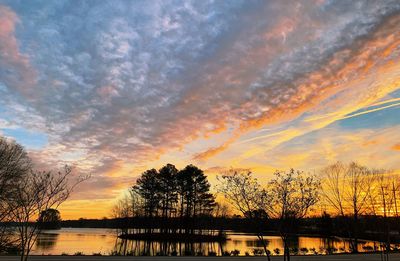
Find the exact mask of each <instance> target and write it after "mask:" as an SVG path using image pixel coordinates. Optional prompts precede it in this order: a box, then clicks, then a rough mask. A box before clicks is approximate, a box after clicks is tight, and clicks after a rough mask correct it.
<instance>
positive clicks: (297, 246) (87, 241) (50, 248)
mask: <svg viewBox="0 0 400 261" xmlns="http://www.w3.org/2000/svg"><path fill="white" fill-rule="evenodd" d="M226 234H227V240H226V241H225V242H207V243H184V242H168V241H162V242H155V241H144V240H126V239H125V240H123V239H119V238H117V233H116V231H115V230H109V229H94V228H90V229H83V228H82V229H79V228H63V229H61V230H52V231H46V232H45V233H43V234H41V235H40V236H39V238H38V241H37V244H36V247H35V249H34V251H33V252H34V253H35V254H52V255H60V254H63V253H68V254H74V253H76V252H82V253H84V254H87V255H91V254H94V253H101V254H103V255H109V254H121V255H135V256H155V255H171V256H175V255H181V256H184V255H223V254H224V253H231V252H233V251H235V250H237V251H236V253H240V255H246V254H248V255H253V254H254V253H255V254H257V253H260V251H263V247H262V244H261V243H260V242H259V241H258V240H257V237H256V236H253V235H250V234H245V233H234V232H230V231H227V232H226ZM265 239H266V240H267V244H268V249H269V251H270V252H271V254H273V255H274V254H282V253H283V244H282V240H281V239H280V237H278V236H267V237H265ZM378 248H379V244H378V243H377V242H372V241H360V243H359V245H358V250H359V251H360V252H365V251H373V250H374V249H378ZM290 249H291V252H292V253H293V254H328V253H342V252H350V244H349V242H348V241H346V240H343V239H341V238H319V237H303V236H298V237H292V238H291V239H290Z"/></svg>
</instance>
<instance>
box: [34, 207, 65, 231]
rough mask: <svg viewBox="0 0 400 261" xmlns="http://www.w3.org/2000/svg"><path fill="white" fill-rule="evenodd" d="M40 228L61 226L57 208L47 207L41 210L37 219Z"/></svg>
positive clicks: (57, 227)
mask: <svg viewBox="0 0 400 261" xmlns="http://www.w3.org/2000/svg"><path fill="white" fill-rule="evenodd" d="M38 223H39V227H40V229H59V228H61V214H60V211H58V210H57V209H53V208H49V209H46V210H44V211H42V212H41V213H40V215H39V219H38Z"/></svg>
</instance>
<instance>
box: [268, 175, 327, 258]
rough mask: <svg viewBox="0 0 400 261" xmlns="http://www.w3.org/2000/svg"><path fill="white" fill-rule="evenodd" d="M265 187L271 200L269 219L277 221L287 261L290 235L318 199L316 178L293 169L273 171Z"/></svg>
mask: <svg viewBox="0 0 400 261" xmlns="http://www.w3.org/2000/svg"><path fill="white" fill-rule="evenodd" d="M274 175H275V178H274V179H272V180H271V181H270V182H269V183H268V192H269V194H270V198H271V207H270V209H269V215H270V217H271V218H275V219H276V220H278V221H279V224H280V225H279V233H280V236H281V238H282V241H283V245H284V254H283V255H284V260H288V261H289V260H290V251H289V242H288V239H289V235H290V234H291V233H293V232H296V231H295V229H296V226H297V225H298V224H299V220H300V219H302V218H304V217H305V216H306V215H307V214H308V212H309V210H310V208H311V207H312V206H314V205H315V204H316V203H317V202H318V199H319V188H320V181H319V179H318V178H317V177H316V176H313V175H308V174H305V173H304V172H302V171H296V170H294V169H291V170H289V171H288V172H283V171H276V172H275V174H274Z"/></svg>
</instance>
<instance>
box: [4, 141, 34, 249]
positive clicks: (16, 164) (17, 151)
mask: <svg viewBox="0 0 400 261" xmlns="http://www.w3.org/2000/svg"><path fill="white" fill-rule="evenodd" d="M30 168H31V161H30V159H29V157H28V155H27V153H26V151H25V150H24V148H23V147H22V146H21V145H19V144H17V143H15V142H14V141H11V140H7V139H5V138H2V137H0V223H1V224H0V252H7V251H8V250H9V249H10V248H14V247H16V245H17V243H18V239H17V238H16V237H14V236H13V230H12V229H11V228H10V227H8V226H6V222H9V221H12V220H10V219H9V214H10V209H9V207H8V204H7V203H6V200H7V199H8V198H9V197H10V196H11V195H12V194H13V193H15V191H16V187H15V186H14V184H15V183H18V182H20V181H21V180H22V179H23V177H24V176H25V175H26V174H27V173H28V172H29V170H30Z"/></svg>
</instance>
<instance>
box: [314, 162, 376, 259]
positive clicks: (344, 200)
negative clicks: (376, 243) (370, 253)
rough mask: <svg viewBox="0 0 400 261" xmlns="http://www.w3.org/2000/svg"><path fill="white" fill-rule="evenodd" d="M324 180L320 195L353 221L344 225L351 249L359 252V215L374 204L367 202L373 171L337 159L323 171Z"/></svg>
mask: <svg viewBox="0 0 400 261" xmlns="http://www.w3.org/2000/svg"><path fill="white" fill-rule="evenodd" d="M322 175H323V176H324V182H323V187H322V190H321V191H322V194H323V196H324V200H325V201H326V202H327V204H328V206H330V207H331V208H332V209H333V210H335V211H336V213H337V215H338V216H341V217H343V219H345V220H347V216H350V217H351V220H352V222H348V223H346V224H347V232H348V236H349V238H351V239H352V240H351V248H352V252H354V253H356V252H358V249H357V247H358V232H359V231H358V227H359V219H360V216H362V215H364V214H365V213H367V212H368V211H369V210H371V208H372V207H373V206H371V204H370V198H371V195H372V194H371V186H372V184H373V183H374V180H375V173H374V172H373V171H371V170H370V169H368V168H367V167H364V166H360V165H358V164H357V163H354V162H353V163H350V164H347V165H346V164H343V163H341V162H337V163H335V164H333V165H330V166H328V167H326V168H324V169H323V170H322Z"/></svg>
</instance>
